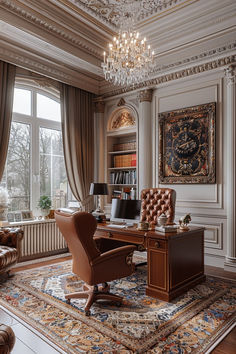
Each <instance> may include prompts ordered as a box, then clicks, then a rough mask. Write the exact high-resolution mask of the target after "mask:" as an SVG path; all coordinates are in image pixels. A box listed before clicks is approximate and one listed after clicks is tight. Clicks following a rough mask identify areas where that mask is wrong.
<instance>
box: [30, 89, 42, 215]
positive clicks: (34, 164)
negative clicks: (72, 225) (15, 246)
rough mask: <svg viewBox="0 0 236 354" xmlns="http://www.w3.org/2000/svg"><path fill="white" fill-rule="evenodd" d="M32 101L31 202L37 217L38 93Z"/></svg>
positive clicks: (38, 186)
mask: <svg viewBox="0 0 236 354" xmlns="http://www.w3.org/2000/svg"><path fill="white" fill-rule="evenodd" d="M32 96H33V100H32V113H33V119H32V146H31V154H32V155H31V156H32V183H31V185H32V193H31V202H32V204H31V205H32V210H33V212H34V214H35V215H37V214H38V210H37V204H38V200H39V197H40V173H39V172H40V171H39V122H38V121H37V119H36V93H35V91H33V95H32Z"/></svg>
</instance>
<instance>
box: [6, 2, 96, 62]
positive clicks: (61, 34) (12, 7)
mask: <svg viewBox="0 0 236 354" xmlns="http://www.w3.org/2000/svg"><path fill="white" fill-rule="evenodd" d="M0 7H2V8H4V9H5V10H7V11H9V12H11V13H13V14H14V15H16V16H18V17H20V18H22V19H24V20H25V21H27V22H29V23H31V24H32V25H34V26H37V27H38V28H41V29H43V30H45V31H47V32H48V33H50V34H52V35H53V36H55V37H57V38H60V39H62V40H63V41H66V42H68V43H70V44H72V45H73V46H76V47H80V48H82V49H83V51H85V52H86V53H88V54H90V55H92V56H94V57H95V58H97V59H100V60H102V55H101V52H100V50H99V51H97V50H95V49H93V48H91V46H89V45H88V41H86V40H84V41H82V40H81V39H78V37H75V36H72V35H71V34H69V33H68V32H65V31H64V30H63V29H62V28H60V27H59V26H57V25H56V24H55V22H51V23H50V22H49V21H46V20H45V18H39V16H36V14H35V12H34V13H33V12H32V13H31V12H29V11H26V9H24V8H21V7H20V6H17V5H16V4H15V3H13V2H12V1H9V0H0Z"/></svg>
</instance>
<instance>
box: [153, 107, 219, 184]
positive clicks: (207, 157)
mask: <svg viewBox="0 0 236 354" xmlns="http://www.w3.org/2000/svg"><path fill="white" fill-rule="evenodd" d="M158 118H159V183H163V184H169V183H215V182H216V173H215V121H216V104H215V102H212V103H207V104H203V105H198V106H193V107H189V108H184V109H178V110H175V111H171V112H164V113H159V115H158Z"/></svg>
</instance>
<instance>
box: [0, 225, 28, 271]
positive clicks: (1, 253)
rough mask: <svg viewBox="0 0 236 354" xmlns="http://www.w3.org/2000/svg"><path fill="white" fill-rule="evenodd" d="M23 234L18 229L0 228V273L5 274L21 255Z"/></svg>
mask: <svg viewBox="0 0 236 354" xmlns="http://www.w3.org/2000/svg"><path fill="white" fill-rule="evenodd" d="M23 235H24V232H23V230H21V229H20V228H19V227H16V228H10V227H4V228H0V273H7V274H8V275H9V269H10V268H11V267H12V266H13V265H14V264H16V263H17V261H18V259H19V257H20V255H21V241H22V239H23Z"/></svg>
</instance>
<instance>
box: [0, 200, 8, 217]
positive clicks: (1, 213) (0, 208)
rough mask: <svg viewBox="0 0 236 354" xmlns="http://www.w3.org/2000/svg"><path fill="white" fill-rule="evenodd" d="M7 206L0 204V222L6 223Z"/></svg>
mask: <svg viewBox="0 0 236 354" xmlns="http://www.w3.org/2000/svg"><path fill="white" fill-rule="evenodd" d="M7 212H8V204H7V203H1V204H0V221H7Z"/></svg>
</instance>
